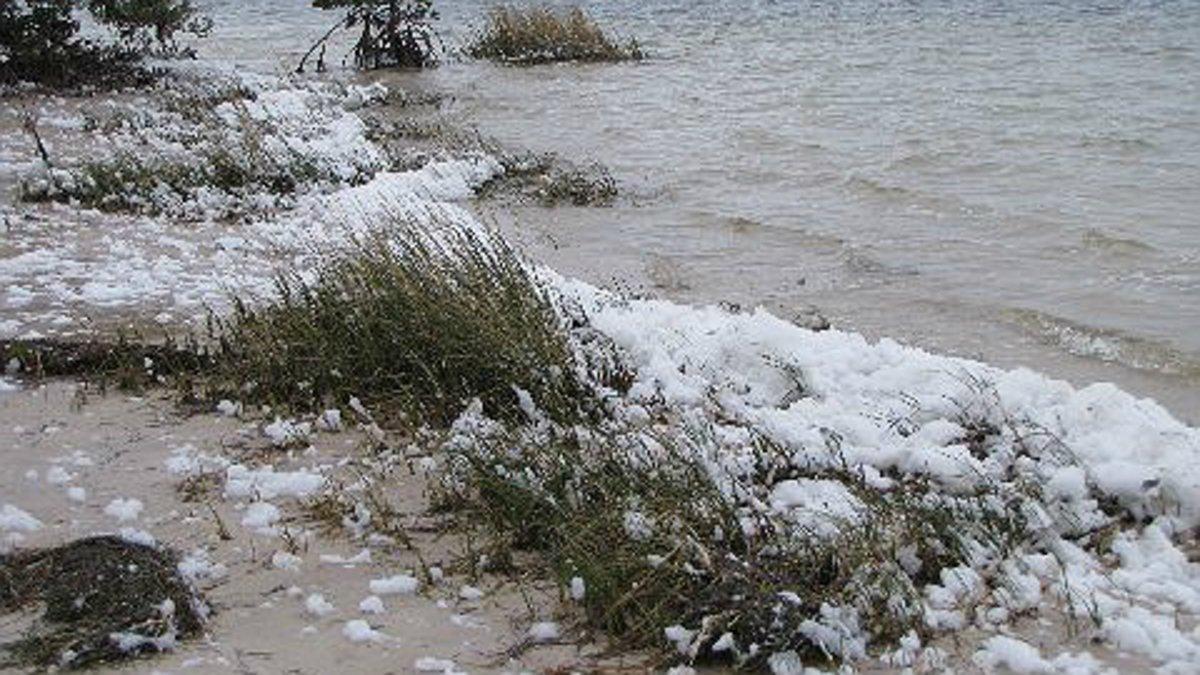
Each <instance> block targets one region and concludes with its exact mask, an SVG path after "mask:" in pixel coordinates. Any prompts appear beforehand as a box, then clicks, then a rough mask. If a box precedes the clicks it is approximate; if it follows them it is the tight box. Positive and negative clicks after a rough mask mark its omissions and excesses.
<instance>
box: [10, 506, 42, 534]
mask: <svg viewBox="0 0 1200 675" xmlns="http://www.w3.org/2000/svg"><path fill="white" fill-rule="evenodd" d="M40 529H42V523H41V521H39V520H38V519H37V518H34V517H33V516H31V515H29V514H28V513H26V512H24V511H22V510H21V509H19V508H17V507H15V506H13V505H12V504H5V505H4V507H3V508H0V530H4V531H5V532H37V531H38V530H40Z"/></svg>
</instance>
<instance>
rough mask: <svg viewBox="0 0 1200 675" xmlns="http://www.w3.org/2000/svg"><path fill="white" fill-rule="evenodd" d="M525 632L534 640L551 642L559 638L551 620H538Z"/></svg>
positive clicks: (555, 625) (556, 626) (558, 632)
mask: <svg viewBox="0 0 1200 675" xmlns="http://www.w3.org/2000/svg"><path fill="white" fill-rule="evenodd" d="M526 634H527V635H528V636H529V639H530V640H533V641H534V642H553V641H554V640H557V639H558V638H559V635H560V631H559V628H558V624H557V623H554V622H553V621H539V622H537V623H535V624H533V625H532V626H530V627H529V631H528V633H526Z"/></svg>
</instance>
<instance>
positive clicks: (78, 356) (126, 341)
mask: <svg viewBox="0 0 1200 675" xmlns="http://www.w3.org/2000/svg"><path fill="white" fill-rule="evenodd" d="M0 365H4V367H5V370H8V371H10V372H12V373H13V374H20V375H24V376H26V377H30V378H34V379H42V378H47V377H79V378H83V379H85V380H87V381H90V382H95V383H97V384H99V385H100V387H101V389H105V388H107V387H108V386H109V385H113V386H115V387H117V388H118V389H123V390H130V391H141V390H144V389H146V388H148V387H152V386H155V385H158V384H161V383H163V382H164V381H166V380H167V379H168V378H176V379H177V380H178V381H181V380H183V379H187V378H188V377H191V376H195V375H197V374H199V373H200V372H202V371H204V370H205V369H207V368H209V367H210V366H211V365H212V362H211V359H210V358H209V356H208V355H207V354H206V353H205V351H204V350H203V349H202V348H201V347H200V346H199V345H196V344H194V343H191V342H184V343H181V342H177V341H175V340H172V339H171V338H169V337H168V338H166V339H163V340H161V341H159V342H157V343H152V342H150V341H147V340H145V339H143V338H142V337H140V336H137V335H119V336H117V337H116V338H115V339H92V340H79V341H73V340H62V339H37V340H0Z"/></svg>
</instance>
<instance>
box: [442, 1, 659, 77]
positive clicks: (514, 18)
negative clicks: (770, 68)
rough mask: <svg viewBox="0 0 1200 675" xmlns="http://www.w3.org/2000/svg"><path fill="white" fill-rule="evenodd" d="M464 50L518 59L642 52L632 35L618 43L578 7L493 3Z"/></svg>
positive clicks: (621, 57)
mask: <svg viewBox="0 0 1200 675" xmlns="http://www.w3.org/2000/svg"><path fill="white" fill-rule="evenodd" d="M466 51H467V54H469V55H470V56H472V57H474V58H477V59H490V60H492V61H500V62H503V63H512V64H521V65H533V64H539V63H551V62H556V61H625V60H637V59H641V58H642V57H643V54H642V50H641V47H639V46H638V43H637V41H636V40H630V41H629V42H628V43H626V44H624V45H622V44H620V43H619V42H618V41H617V40H616V39H615V38H612V37H610V36H609V35H608V34H607V33H605V31H604V30H603V29H602V28H601V27H600V26H599V25H598V24H597V23H596V22H595V21H594V20H593V19H592V18H591V17H590V16H588V14H587V13H586V12H584V11H583V10H582V9H580V8H578V7H575V8H572V9H569V10H566V11H564V12H555V11H554V10H551V9H548V8H532V9H517V8H514V7H508V6H501V7H497V8H496V9H493V10H492V12H491V14H489V15H488V21H487V25H486V26H485V27H484V29H483V30H482V31H481V32H480V33H479V34H478V35H476V36H475V37H474V39H473V40H472V41H471V43H470V44H469V45H468V46H467V50H466Z"/></svg>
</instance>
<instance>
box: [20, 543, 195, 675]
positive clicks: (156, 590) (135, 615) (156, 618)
mask: <svg viewBox="0 0 1200 675" xmlns="http://www.w3.org/2000/svg"><path fill="white" fill-rule="evenodd" d="M177 563H178V561H177V559H176V556H175V555H174V554H173V553H172V552H171V551H169V550H165V549H161V548H157V547H152V546H146V545H143V544H137V543H132V542H129V541H125V540H123V539H120V538H118V537H113V536H102V537H92V538H88V539H80V540H78V541H74V542H70V543H68V544H65V545H62V546H58V547H54V548H47V549H41V550H31V551H23V552H18V553H14V554H11V555H6V556H0V613H3V614H14V613H24V614H28V613H35V612H39V611H40V615H39V616H36V617H34V618H32V620H31V621H29V622H28V626H27V628H26V629H25V631H24V633H23V634H22V635H21V636H20V637H18V638H17V639H15V640H11V641H7V642H5V643H3V644H0V666H4V667H11V666H19V665H23V666H34V667H43V668H48V667H66V668H83V667H88V666H95V665H99V664H105V663H112V662H115V661H120V660H123V659H128V658H131V657H135V656H138V655H142V654H149V653H155V652H161V651H166V650H169V649H172V648H174V646H175V645H176V644H177V642H178V641H179V640H181V639H185V638H188V637H192V636H195V635H197V634H198V633H199V632H200V630H201V628H202V625H203V621H204V618H205V615H206V613H207V611H208V610H207V607H206V606H205V605H204V603H203V600H202V599H201V598H200V597H199V596H198V595H197V594H196V593H195V592H194V591H193V590H192V588H191V587H190V586H189V584H188V583H187V581H185V580H184V579H183V578H182V577H181V576H180V574H179V571H178V569H177ZM6 637H7V636H6Z"/></svg>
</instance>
